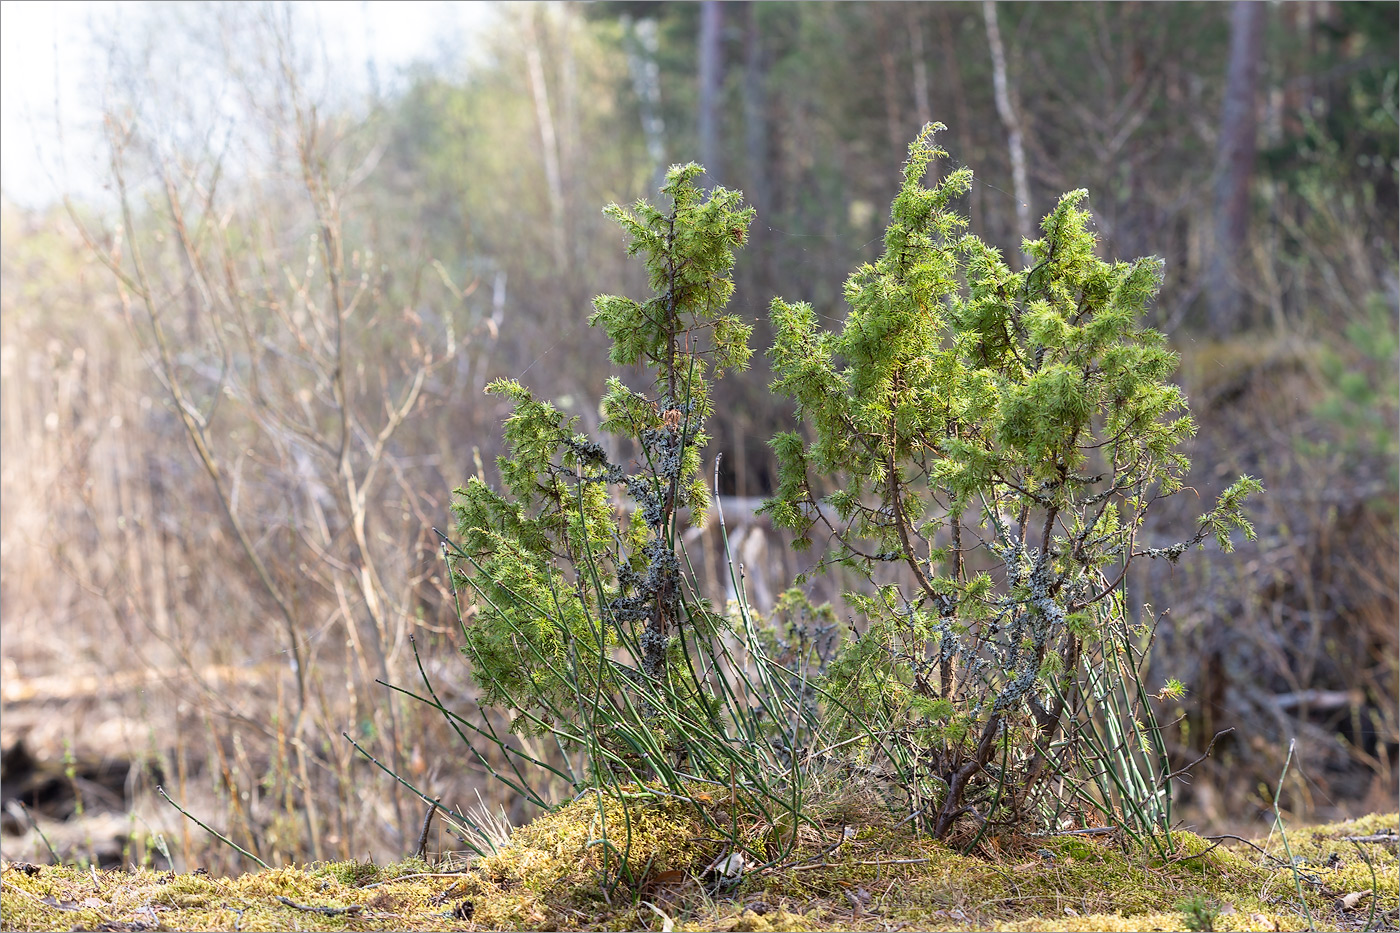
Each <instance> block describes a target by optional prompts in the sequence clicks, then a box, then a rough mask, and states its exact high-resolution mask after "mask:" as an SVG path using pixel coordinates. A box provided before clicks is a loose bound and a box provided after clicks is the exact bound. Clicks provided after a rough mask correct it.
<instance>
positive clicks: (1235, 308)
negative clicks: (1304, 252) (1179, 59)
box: [1206, 0, 1265, 337]
mask: <svg viewBox="0 0 1400 933" xmlns="http://www.w3.org/2000/svg"><path fill="white" fill-rule="evenodd" d="M1264 13H1265V7H1264V4H1263V2H1262V0H1236V2H1235V4H1234V6H1233V8H1232V10H1231V13H1230V62H1229V67H1228V69H1227V72H1226V75H1225V104H1224V107H1223V108H1222V112H1221V115H1220V141H1219V146H1218V148H1217V150H1216V157H1217V169H1216V170H1217V176H1216V183H1215V249H1214V250H1213V251H1212V254H1211V262H1210V269H1209V271H1208V272H1207V275H1206V314H1207V323H1208V325H1209V329H1210V332H1211V333H1212V334H1213V335H1215V336H1217V337H1223V336H1226V335H1228V334H1231V333H1233V332H1235V331H1236V330H1238V329H1239V328H1240V326H1241V324H1243V322H1244V321H1243V318H1244V295H1243V290H1242V288H1241V285H1240V278H1239V274H1238V273H1239V264H1240V262H1241V261H1242V259H1243V253H1244V245H1245V241H1246V240H1247V239H1248V237H1249V208H1250V204H1249V193H1250V186H1251V183H1252V181H1253V179H1254V157H1255V152H1256V148H1257V147H1256V140H1255V137H1256V129H1257V124H1258V120H1257V115H1256V108H1255V96H1256V92H1257V89H1258V80H1259V78H1258V76H1259V62H1260V58H1261V55H1262V51H1263V45H1264Z"/></svg>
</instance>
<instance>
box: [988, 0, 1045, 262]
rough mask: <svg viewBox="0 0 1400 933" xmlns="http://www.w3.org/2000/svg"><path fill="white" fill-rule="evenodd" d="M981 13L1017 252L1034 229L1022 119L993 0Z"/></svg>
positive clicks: (989, 0)
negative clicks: (1007, 161) (1007, 165)
mask: <svg viewBox="0 0 1400 933" xmlns="http://www.w3.org/2000/svg"><path fill="white" fill-rule="evenodd" d="M982 16H983V17H984V18H985V19H986V21H987V45H988V46H990V47H991V51H992V85H993V88H994V89H995V91H996V100H997V114H998V115H1000V117H1001V122H1002V125H1003V126H1005V127H1006V148H1007V150H1008V151H1009V152H1010V154H1011V182H1012V189H1013V194H1014V196H1015V198H1016V253H1017V254H1019V253H1020V252H1021V241H1022V240H1026V239H1030V237H1031V235H1032V234H1033V233H1034V232H1035V228H1034V226H1033V225H1032V220H1031V186H1030V183H1029V182H1028V181H1027V180H1026V147H1025V142H1024V135H1023V133H1022V132H1021V118H1020V116H1019V115H1018V114H1017V113H1016V109H1015V108H1014V107H1013V106H1012V105H1011V88H1010V82H1009V81H1008V80H1007V77H1006V50H1005V49H1004V48H1002V44H1001V27H1000V26H999V25H998V24H997V5H996V0H983V2H982Z"/></svg>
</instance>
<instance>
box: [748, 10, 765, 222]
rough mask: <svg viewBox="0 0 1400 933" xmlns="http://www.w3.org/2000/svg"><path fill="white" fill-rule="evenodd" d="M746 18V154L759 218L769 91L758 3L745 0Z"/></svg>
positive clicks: (750, 193) (762, 211)
mask: <svg viewBox="0 0 1400 933" xmlns="http://www.w3.org/2000/svg"><path fill="white" fill-rule="evenodd" d="M745 6H746V7H747V9H745V11H744V13H745V19H744V157H745V161H747V162H748V165H746V166H745V169H746V171H745V175H747V176H748V177H747V180H746V181H745V183H744V191H745V194H747V195H748V201H749V203H750V204H752V205H753V206H754V209H755V210H757V211H758V216H759V219H760V221H766V218H767V217H768V203H769V199H768V94H767V81H768V74H767V70H768V69H767V63H766V62H765V61H764V55H763V33H762V31H761V30H760V28H759V24H758V4H757V3H753V2H749V3H747V4H745Z"/></svg>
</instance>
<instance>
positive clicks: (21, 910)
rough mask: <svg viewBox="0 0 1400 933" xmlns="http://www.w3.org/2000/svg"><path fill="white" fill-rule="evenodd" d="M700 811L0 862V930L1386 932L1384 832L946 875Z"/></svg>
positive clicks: (924, 858) (1220, 844)
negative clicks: (333, 852) (357, 847)
mask: <svg viewBox="0 0 1400 933" xmlns="http://www.w3.org/2000/svg"><path fill="white" fill-rule="evenodd" d="M717 796H720V797H721V798H722V799H720V800H718V801H716V800H712V799H711V797H710V796H709V795H706V794H702V793H696V794H695V795H694V797H692V798H686V799H684V800H680V799H676V798H672V799H660V798H656V797H645V798H641V799H634V800H629V801H628V804H627V806H626V810H625V811H624V809H623V807H622V805H621V804H619V803H618V802H617V801H616V800H613V799H611V798H609V799H607V800H606V802H605V803H604V805H603V806H602V807H600V806H599V802H598V799H597V798H596V797H591V796H590V797H585V798H584V799H582V800H579V801H576V802H574V803H573V804H570V805H568V806H565V807H562V808H560V809H559V810H557V811H555V812H552V813H550V814H547V815H545V816H543V817H541V818H539V819H537V820H535V821H534V822H532V823H530V824H529V825H527V826H523V827H520V828H518V829H516V830H514V831H513V832H512V833H511V835H510V836H509V838H508V839H505V840H501V842H500V845H499V847H498V849H497V851H496V852H495V853H494V854H492V855H490V856H487V857H484V858H478V859H473V860H470V861H463V860H461V859H460V858H458V857H455V856H454V857H450V858H447V859H444V860H439V861H438V862H437V863H435V864H431V865H430V864H428V863H427V862H424V861H421V860H418V859H409V860H406V861H402V862H397V863H394V864H389V865H378V866H376V865H373V864H369V863H364V862H330V863H320V864H314V865H308V866H305V867H292V868H278V869H269V870H263V871H258V872H253V873H249V874H245V875H242V876H240V877H228V878H219V877H214V876H212V875H208V874H204V873H201V872H198V871H197V872H195V873H193V874H176V873H174V872H158V871H152V870H137V871H130V872H128V871H110V870H109V871H103V870H98V869H96V868H87V869H83V868H78V867H68V866H33V865H28V864H25V863H19V862H6V863H5V864H4V866H3V886H2V887H0V929H3V930H58V929H73V930H113V931H115V930H129V931H137V930H142V931H144V930H236V931H240V933H241V931H255V930H726V931H730V930H733V931H738V930H749V931H762V930H969V929H972V930H1221V931H1224V930H1306V929H1317V930H1363V929H1392V930H1393V929H1396V924H1397V921H1398V920H1400V865H1398V863H1397V842H1400V835H1397V815H1396V814H1394V813H1391V814H1385V815H1374V816H1370V817H1365V818H1363V819H1359V820H1351V821H1347V822H1345V823H1334V824H1330V825H1325V826H1314V827H1308V828H1293V829H1289V830H1288V831H1287V833H1286V837H1285V835H1284V834H1280V833H1278V832H1274V833H1271V834H1270V835H1268V836H1266V837H1264V838H1260V839H1256V840H1254V841H1252V842H1249V841H1244V840H1242V839H1237V838H1230V839H1218V840H1210V839H1205V838H1202V837H1200V836H1196V835H1194V834H1192V833H1188V832H1175V833H1173V834H1172V835H1171V839H1170V844H1169V848H1170V852H1169V854H1167V855H1166V857H1163V855H1162V854H1161V853H1160V852H1157V851H1144V850H1142V849H1138V848H1135V847H1132V846H1125V845H1123V844H1122V843H1121V841H1120V840H1115V839H1113V838H1110V837H1107V836H1103V835H1095V834H1089V833H1066V834H1061V835H1056V836H1051V837H1044V836H1042V837H1038V838H1031V837H1013V836H1006V837H995V838H994V837H990V836H989V837H984V838H983V839H981V840H979V845H978V854H975V855H963V854H961V853H960V852H959V851H958V850H957V849H956V848H953V847H950V846H947V845H944V844H942V843H939V842H935V841H932V840H930V839H928V838H925V837H920V836H916V835H914V834H913V833H910V832H908V831H906V830H905V829H902V828H900V827H898V826H895V825H892V824H891V823H890V822H888V821H883V820H872V819H871V818H870V811H868V810H866V811H863V812H856V811H852V810H847V811H846V812H839V810H840V808H834V809H828V810H827V811H826V812H825V813H824V814H823V816H822V818H821V819H819V820H814V821H813V823H812V825H808V824H806V823H803V824H801V825H800V827H799V829H798V832H797V838H796V840H795V843H796V844H795V846H793V845H791V841H792V831H791V827H790V826H789V827H784V826H783V825H782V821H781V819H780V820H779V823H778V825H776V826H775V825H774V824H772V823H768V824H764V823H763V822H762V821H759V820H757V819H756V818H755V817H753V816H751V815H740V816H739V817H738V818H737V819H736V818H734V816H733V814H732V813H730V812H729V808H726V806H725V804H728V803H730V800H729V795H728V794H722V795H717ZM700 808H706V809H705V812H706V813H708V814H709V815H710V816H711V817H715V818H718V821H720V822H722V823H723V824H727V825H729V826H730V827H733V831H734V832H735V833H736V834H737V838H741V839H743V840H745V847H744V851H745V852H747V857H748V858H749V859H755V858H756V855H755V853H762V852H764V851H765V850H766V851H769V852H771V853H772V856H773V858H772V861H771V863H770V864H767V865H764V864H760V863H757V862H756V861H749V862H747V863H746V862H745V860H744V858H743V857H739V858H735V857H733V856H734V855H735V852H734V851H733V850H731V849H730V848H729V847H728V845H727V844H726V842H725V841H724V836H723V835H722V834H718V833H715V832H713V830H710V831H706V830H705V829H704V827H703V826H702V822H701V820H700V819H699V817H698V814H699V812H700ZM735 809H744V808H742V807H738V808H735ZM857 818H858V819H857ZM605 837H606V839H607V841H606V843H604V842H602V841H601V840H603V839H604V838H605ZM969 841H970V840H969ZM770 846H771V847H773V848H768V847H770ZM622 852H625V853H626V856H627V858H626V860H625V862H621V861H620V860H619V857H618V856H619V853H622ZM620 866H622V867H620Z"/></svg>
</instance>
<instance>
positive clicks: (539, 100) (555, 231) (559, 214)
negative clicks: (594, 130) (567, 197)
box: [525, 10, 570, 277]
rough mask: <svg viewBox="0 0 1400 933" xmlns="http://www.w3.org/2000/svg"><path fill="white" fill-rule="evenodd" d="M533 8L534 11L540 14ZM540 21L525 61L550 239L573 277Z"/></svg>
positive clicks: (533, 25)
mask: <svg viewBox="0 0 1400 933" xmlns="http://www.w3.org/2000/svg"><path fill="white" fill-rule="evenodd" d="M538 12H539V11H538V10H532V11H531V13H532V14H535V13H538ZM541 31H542V30H541V29H540V24H539V22H538V20H537V18H536V16H534V15H532V16H531V17H530V18H529V19H528V20H527V27H526V42H525V64H526V68H527V70H528V72H529V77H530V94H531V96H532V97H533V98H534V100H535V119H536V121H537V123H538V125H539V130H540V148H541V151H542V153H543V155H544V176H545V183H546V184H547V186H548V189H549V213H550V220H551V228H552V229H551V230H550V234H551V237H550V242H551V243H552V245H553V248H554V262H555V266H556V268H557V269H558V270H559V271H560V272H561V273H563V275H564V276H566V277H568V276H569V271H570V270H569V249H568V231H567V230H566V229H565V216H566V215H565V210H564V178H563V172H562V170H561V168H560V165H559V135H558V133H557V132H556V130H555V126H554V113H553V110H552V108H551V107H550V102H549V85H548V84H547V83H546V81H545V74H544V56H543V55H542V54H541V52H540V45H541V43H542V41H543V40H542V37H541Z"/></svg>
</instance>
